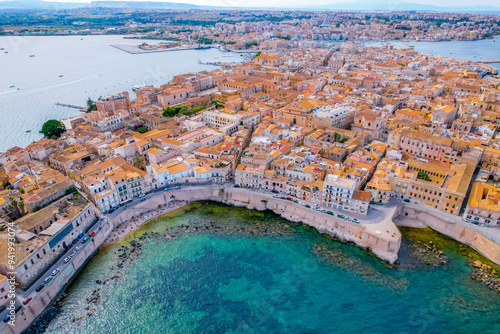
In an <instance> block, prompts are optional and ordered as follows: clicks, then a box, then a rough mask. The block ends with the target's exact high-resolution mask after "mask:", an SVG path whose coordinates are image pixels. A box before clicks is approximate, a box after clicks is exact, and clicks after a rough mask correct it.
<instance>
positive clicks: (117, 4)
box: [90, 1, 209, 9]
mask: <svg viewBox="0 0 500 334" xmlns="http://www.w3.org/2000/svg"><path fill="white" fill-rule="evenodd" d="M90 7H106V8H136V9H139V8H144V9H153V8H156V9H200V8H209V6H197V5H193V4H189V3H179V2H156V1H92V2H91V3H90Z"/></svg>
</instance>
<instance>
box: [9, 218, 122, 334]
mask: <svg viewBox="0 0 500 334" xmlns="http://www.w3.org/2000/svg"><path fill="white" fill-rule="evenodd" d="M112 230H113V225H112V224H110V223H109V222H108V223H105V224H104V225H103V227H102V229H101V231H99V233H96V234H95V236H94V238H93V239H94V241H93V242H92V241H89V242H87V243H86V244H85V246H84V247H83V248H82V250H81V251H79V252H78V253H77V254H76V255H75V257H74V258H73V261H71V262H68V263H67V264H65V266H62V267H60V269H61V271H60V272H59V274H57V276H56V277H54V279H52V281H50V282H49V283H48V284H46V285H45V287H44V288H43V290H42V291H40V292H39V293H36V294H35V296H33V299H32V301H31V302H30V303H29V304H28V305H26V306H24V307H23V308H22V310H21V311H20V312H19V313H17V314H16V319H15V326H10V325H8V324H6V323H4V322H3V321H2V323H1V324H0V333H2V334H18V333H22V332H23V331H24V330H26V329H27V328H28V327H29V326H30V325H31V323H32V322H33V321H35V320H36V319H37V318H38V317H39V316H40V315H41V314H42V313H43V311H45V309H46V308H47V307H49V306H50V305H51V304H52V303H53V302H54V301H55V299H57V297H58V296H59V295H60V294H61V293H62V292H63V291H64V290H65V289H66V287H67V286H68V284H69V283H70V282H71V280H72V279H73V278H74V277H75V275H76V274H77V273H78V272H79V271H80V270H81V269H82V268H83V267H84V266H85V264H86V263H87V261H88V260H89V259H90V258H92V256H93V254H94V253H95V252H96V251H97V249H98V248H99V247H100V246H101V244H102V243H103V242H104V240H105V239H106V238H107V236H108V235H109V234H110V233H111V231H112ZM48 275H49V274H47V276H48Z"/></svg>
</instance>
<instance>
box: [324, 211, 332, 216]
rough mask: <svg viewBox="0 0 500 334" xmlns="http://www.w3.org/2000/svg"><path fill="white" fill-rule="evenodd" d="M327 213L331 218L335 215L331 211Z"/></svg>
mask: <svg viewBox="0 0 500 334" xmlns="http://www.w3.org/2000/svg"><path fill="white" fill-rule="evenodd" d="M326 213H327V214H329V215H330V216H333V215H334V214H333V212H331V211H327V212H326Z"/></svg>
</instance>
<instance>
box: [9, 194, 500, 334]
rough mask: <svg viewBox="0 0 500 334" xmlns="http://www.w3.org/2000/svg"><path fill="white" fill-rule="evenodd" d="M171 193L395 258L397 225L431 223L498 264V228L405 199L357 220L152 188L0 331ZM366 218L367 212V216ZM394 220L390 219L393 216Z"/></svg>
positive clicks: (23, 324) (20, 324)
mask: <svg viewBox="0 0 500 334" xmlns="http://www.w3.org/2000/svg"><path fill="white" fill-rule="evenodd" d="M173 199H175V200H181V201H182V200H185V201H189V202H191V201H201V200H210V201H216V202H220V203H225V204H230V205H234V206H238V207H246V208H248V209H253V210H272V211H273V212H274V213H276V214H278V215H280V216H281V217H283V218H285V219H288V220H290V221H294V222H302V223H304V224H306V225H309V226H312V227H314V228H316V229H317V230H318V231H319V232H320V233H326V234H328V235H331V236H335V237H337V238H339V239H341V240H344V241H349V242H353V243H355V244H356V245H358V246H359V247H362V248H365V249H369V250H371V251H372V252H373V253H374V254H375V255H376V256H378V257H379V258H380V259H382V260H385V261H387V262H390V263H394V262H395V261H396V260H397V258H398V251H399V248H400V246H401V233H400V232H399V230H398V228H397V226H396V225H402V226H411V227H417V228H421V227H427V226H428V227H431V228H432V229H434V230H436V231H438V232H440V233H442V234H444V235H447V236H449V237H451V238H453V239H455V240H457V241H459V242H461V243H464V244H466V245H469V246H470V247H472V248H474V249H475V250H477V251H478V252H480V253H481V254H483V255H484V256H485V257H487V258H488V259H490V260H491V261H493V262H495V263H497V264H500V245H498V240H500V230H495V229H486V230H485V229H484V228H480V227H478V226H475V225H470V224H467V223H465V222H464V221H462V220H461V219H460V218H459V217H456V216H453V215H450V214H446V213H443V212H441V211H438V210H435V209H433V208H428V207H424V206H421V205H416V204H409V203H403V202H401V203H396V204H394V203H393V204H392V205H388V206H380V207H377V208H376V209H374V211H381V212H376V213H375V214H373V215H371V217H372V219H371V220H368V219H364V221H363V222H361V223H360V224H356V223H354V222H349V221H346V220H343V219H340V218H338V217H336V216H332V215H328V214H326V213H322V212H319V211H315V210H312V209H309V208H306V207H303V206H301V205H299V204H296V203H293V202H292V201H288V200H283V199H279V198H274V197H272V194H270V193H265V192H259V191H253V190H248V189H241V188H233V187H231V186H230V185H224V186H214V185H211V186H190V187H186V188H183V189H175V190H169V191H157V192H155V193H151V194H148V195H147V196H146V197H145V198H144V199H142V200H140V199H136V200H135V201H134V202H132V203H130V204H128V205H126V206H124V207H122V208H120V209H118V210H117V211H115V212H114V213H113V214H110V215H107V217H106V220H105V223H104V224H102V227H103V229H102V231H101V230H100V231H98V233H96V235H95V237H94V238H95V239H96V240H95V242H92V243H90V244H88V245H87V246H88V247H85V248H84V252H80V253H79V254H78V256H77V257H76V258H75V260H74V261H73V262H71V263H69V266H68V268H66V269H67V270H66V269H64V270H62V274H59V276H58V278H57V280H55V281H57V284H49V286H48V287H46V288H45V289H44V290H42V292H41V293H40V294H37V295H35V296H34V297H33V300H32V301H31V303H30V304H29V305H28V306H27V307H26V308H24V309H23V311H22V312H20V313H19V314H18V317H17V319H16V320H17V321H16V327H12V326H8V325H6V324H5V323H1V324H0V333H21V332H22V331H24V330H25V329H26V328H27V327H28V326H29V325H30V324H31V323H32V322H33V321H34V320H35V319H36V318H37V317H38V316H39V315H40V314H41V313H42V312H43V311H44V310H45V308H47V307H48V306H49V305H50V304H52V302H53V301H54V300H55V299H56V298H57V296H58V295H59V294H60V293H61V292H62V291H64V289H65V288H66V286H67V285H68V284H69V283H70V281H71V279H73V278H74V276H75V275H76V274H77V273H78V271H79V270H80V269H81V268H83V266H84V265H85V263H86V262H87V261H88V260H89V258H90V257H91V256H92V255H93V254H94V253H95V251H96V250H97V249H98V247H99V246H100V245H101V244H102V242H104V240H105V239H106V238H107V237H108V236H109V235H110V233H111V232H112V230H113V227H114V226H116V225H119V224H121V223H122V222H124V221H127V220H129V219H130V217H132V216H138V215H141V214H142V213H143V212H147V211H149V210H151V209H156V208H158V205H160V204H161V205H164V204H166V203H168V202H170V201H172V200H173ZM368 218H369V217H368ZM393 220H394V221H393Z"/></svg>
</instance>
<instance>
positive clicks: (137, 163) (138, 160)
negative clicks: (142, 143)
mask: <svg viewBox="0 0 500 334" xmlns="http://www.w3.org/2000/svg"><path fill="white" fill-rule="evenodd" d="M132 164H133V165H134V167H136V168H139V169H142V170H146V162H145V161H144V158H143V157H142V155H139V154H138V155H136V156H135V157H134V158H133V159H132Z"/></svg>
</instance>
